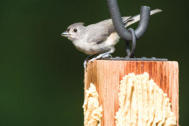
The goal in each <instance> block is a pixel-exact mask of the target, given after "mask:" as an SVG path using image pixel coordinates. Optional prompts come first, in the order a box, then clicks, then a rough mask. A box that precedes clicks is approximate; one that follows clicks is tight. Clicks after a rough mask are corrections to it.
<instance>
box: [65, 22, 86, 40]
mask: <svg viewBox="0 0 189 126" xmlns="http://www.w3.org/2000/svg"><path fill="white" fill-rule="evenodd" d="M84 28H85V26H84V23H74V24H72V25H70V26H68V28H67V30H66V31H65V32H63V33H62V34H61V36H64V37H66V38H68V39H69V40H71V41H74V40H78V39H80V37H81V35H82V32H83V31H84Z"/></svg>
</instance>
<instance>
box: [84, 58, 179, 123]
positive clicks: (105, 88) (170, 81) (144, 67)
mask: <svg viewBox="0 0 189 126" xmlns="http://www.w3.org/2000/svg"><path fill="white" fill-rule="evenodd" d="M144 72H147V73H148V74H149V76H150V79H153V80H154V82H155V83H156V84H158V85H159V87H160V88H162V89H163V91H164V92H165V93H167V95H168V97H169V98H170V101H171V103H172V111H173V112H174V113H175V115H176V117H177V122H178V119H179V106H178V105H179V104H178V103H179V85H178V63H177V62H176V61H118V60H95V61H94V62H90V63H88V65H87V68H86V70H85V79H84V83H85V90H86V89H88V87H89V84H90V83H94V84H95V86H96V89H97V92H98V94H99V102H100V104H101V105H102V107H103V118H102V126H115V115H116V112H117V111H118V109H119V103H118V92H119V84H120V80H122V78H123V76H125V75H127V74H128V73H135V74H143V73H144ZM178 123H179V122H178Z"/></svg>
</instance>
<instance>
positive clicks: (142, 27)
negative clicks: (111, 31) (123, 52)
mask: <svg viewBox="0 0 189 126" xmlns="http://www.w3.org/2000/svg"><path fill="white" fill-rule="evenodd" d="M107 2H108V7H109V11H110V14H111V17H112V20H113V24H114V27H115V29H116V31H117V33H118V34H119V36H120V37H121V38H123V39H124V40H126V44H127V45H128V41H129V40H132V50H131V52H130V50H129V49H128V48H127V54H128V57H134V50H135V47H133V46H136V40H133V39H135V38H134V37H133V34H135V37H136V39H139V38H140V37H141V36H142V35H143V34H144V32H145V31H146V29H147V27H148V23H149V19H150V7H148V6H142V7H141V10H140V22H139V25H138V27H137V29H136V30H135V31H134V30H133V29H132V30H129V31H128V30H127V29H126V28H125V26H124V24H123V22H122V18H121V14H120V11H119V7H118V4H117V0H107ZM133 42H134V44H133Z"/></svg>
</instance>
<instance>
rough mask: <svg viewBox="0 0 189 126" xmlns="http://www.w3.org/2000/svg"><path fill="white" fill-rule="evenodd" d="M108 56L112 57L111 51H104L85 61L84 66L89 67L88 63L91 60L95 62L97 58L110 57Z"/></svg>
mask: <svg viewBox="0 0 189 126" xmlns="http://www.w3.org/2000/svg"><path fill="white" fill-rule="evenodd" d="M108 57H112V55H111V53H102V54H99V55H98V56H96V57H94V58H92V59H90V60H89V59H88V58H87V59H86V60H85V61H84V68H86V67H87V63H90V62H93V61H94V60H97V59H102V58H108Z"/></svg>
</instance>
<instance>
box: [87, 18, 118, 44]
mask: <svg viewBox="0 0 189 126" xmlns="http://www.w3.org/2000/svg"><path fill="white" fill-rule="evenodd" d="M86 32H87V35H88V36H87V42H94V43H96V44H101V43H103V42H104V41H105V40H106V39H107V38H108V36H109V35H110V34H111V33H112V32H114V27H113V24H112V23H111V20H110V21H107V22H106V23H101V22H99V23H97V24H92V25H89V26H87V31H86Z"/></svg>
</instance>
